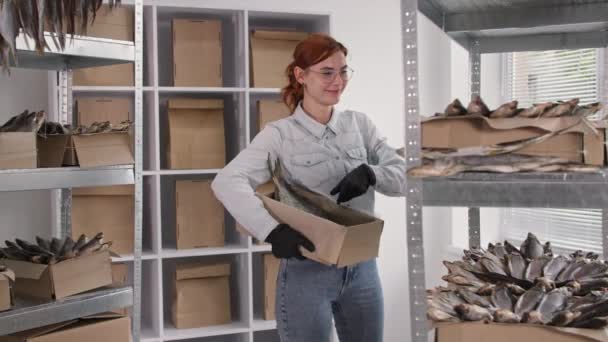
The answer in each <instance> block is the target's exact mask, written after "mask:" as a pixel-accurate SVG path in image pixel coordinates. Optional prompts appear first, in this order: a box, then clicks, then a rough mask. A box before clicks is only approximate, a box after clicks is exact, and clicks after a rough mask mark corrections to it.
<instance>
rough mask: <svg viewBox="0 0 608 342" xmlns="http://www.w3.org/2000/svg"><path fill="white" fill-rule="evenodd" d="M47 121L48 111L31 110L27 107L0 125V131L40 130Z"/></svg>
mask: <svg viewBox="0 0 608 342" xmlns="http://www.w3.org/2000/svg"><path fill="white" fill-rule="evenodd" d="M45 122H46V113H45V112H44V111H43V110H41V111H38V112H30V111H29V110H27V109H26V110H25V111H23V112H22V113H20V114H17V115H14V116H12V117H11V118H10V119H8V120H7V121H6V122H5V123H4V124H3V125H2V126H0V132H38V131H39V130H40V129H41V128H42V126H43V125H44V124H45Z"/></svg>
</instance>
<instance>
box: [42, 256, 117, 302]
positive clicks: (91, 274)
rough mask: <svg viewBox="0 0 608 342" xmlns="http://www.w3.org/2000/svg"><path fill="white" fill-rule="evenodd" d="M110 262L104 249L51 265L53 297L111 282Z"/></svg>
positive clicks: (65, 295) (75, 292)
mask: <svg viewBox="0 0 608 342" xmlns="http://www.w3.org/2000/svg"><path fill="white" fill-rule="evenodd" d="M111 263H112V261H111V259H110V254H109V253H108V251H107V250H106V251H101V252H97V253H94V254H90V255H87V256H82V257H77V258H72V259H68V260H65V261H62V262H59V263H57V264H54V265H51V266H50V270H51V275H52V277H53V284H54V287H55V298H57V299H59V298H63V297H67V296H70V295H73V294H77V293H81V292H84V291H88V290H92V289H96V288H99V287H102V286H106V285H110V284H112V269H111Z"/></svg>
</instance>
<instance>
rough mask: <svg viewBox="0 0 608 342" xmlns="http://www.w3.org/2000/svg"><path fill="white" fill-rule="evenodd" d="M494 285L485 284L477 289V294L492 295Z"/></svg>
mask: <svg viewBox="0 0 608 342" xmlns="http://www.w3.org/2000/svg"><path fill="white" fill-rule="evenodd" d="M495 288H496V285H494V284H485V285H484V286H482V287H480V288H479V289H478V290H477V294H478V295H480V296H492V295H493V294H494V291H495Z"/></svg>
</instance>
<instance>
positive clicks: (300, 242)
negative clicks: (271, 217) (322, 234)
mask: <svg viewBox="0 0 608 342" xmlns="http://www.w3.org/2000/svg"><path fill="white" fill-rule="evenodd" d="M266 242H269V243H270V244H272V254H273V255H274V256H275V257H277V258H280V259H289V258H297V259H299V260H304V259H305V258H304V256H302V253H301V252H300V246H302V247H304V248H306V249H307V250H309V251H310V252H314V251H315V245H314V244H313V243H312V242H311V241H310V240H308V239H307V238H306V237H305V236H304V235H302V233H300V232H298V231H297V230H295V229H293V228H291V227H290V226H289V225H288V224H285V223H281V224H279V225H278V226H277V227H276V228H275V229H273V230H272V231H271V232H270V234H268V237H267V238H266Z"/></svg>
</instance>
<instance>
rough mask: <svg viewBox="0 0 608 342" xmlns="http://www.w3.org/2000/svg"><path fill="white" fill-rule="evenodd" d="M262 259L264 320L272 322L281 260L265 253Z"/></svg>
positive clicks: (274, 314) (274, 315)
mask: <svg viewBox="0 0 608 342" xmlns="http://www.w3.org/2000/svg"><path fill="white" fill-rule="evenodd" d="M263 258H264V319H265V320H267V321H273V320H275V319H276V313H275V302H276V299H277V293H276V292H277V277H278V275H279V266H280V265H281V260H280V259H277V258H275V257H274V256H273V255H272V254H270V253H266V254H264V256H263Z"/></svg>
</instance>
